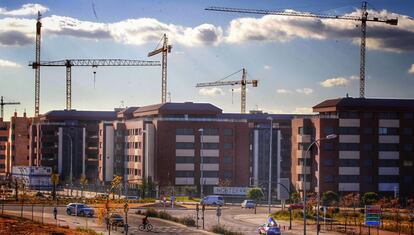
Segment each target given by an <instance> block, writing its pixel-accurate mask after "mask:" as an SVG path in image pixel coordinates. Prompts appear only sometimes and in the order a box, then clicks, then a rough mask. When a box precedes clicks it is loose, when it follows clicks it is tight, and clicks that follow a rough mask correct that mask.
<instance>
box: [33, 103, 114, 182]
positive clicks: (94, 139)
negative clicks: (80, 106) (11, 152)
mask: <svg viewBox="0 0 414 235" xmlns="http://www.w3.org/2000/svg"><path fill="white" fill-rule="evenodd" d="M115 119H116V112H115V111H77V110H54V111H50V112H48V113H46V114H44V115H41V116H40V117H39V118H36V119H35V120H34V122H33V123H32V124H31V125H30V153H29V159H30V162H31V165H33V166H49V167H51V168H52V170H53V172H56V173H59V174H60V177H61V180H62V182H66V183H69V180H70V175H72V179H73V182H74V183H76V182H78V181H79V179H80V176H81V175H82V174H85V175H86V177H87V179H88V181H89V183H95V182H97V181H98V162H99V160H98V149H99V146H98V144H99V136H98V134H99V133H98V131H99V123H100V122H102V121H112V120H115Z"/></svg>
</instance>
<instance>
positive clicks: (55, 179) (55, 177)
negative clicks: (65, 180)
mask: <svg viewBox="0 0 414 235" xmlns="http://www.w3.org/2000/svg"><path fill="white" fill-rule="evenodd" d="M50 179H51V181H52V197H53V200H55V199H56V186H57V185H58V184H59V174H55V173H52V174H50Z"/></svg>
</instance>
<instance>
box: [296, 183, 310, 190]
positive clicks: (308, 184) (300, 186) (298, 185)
mask: <svg viewBox="0 0 414 235" xmlns="http://www.w3.org/2000/svg"><path fill="white" fill-rule="evenodd" d="M295 186H296V189H298V190H303V181H296V185H295ZM305 187H306V190H310V182H306V183H305Z"/></svg>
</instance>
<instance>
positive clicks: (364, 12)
mask: <svg viewBox="0 0 414 235" xmlns="http://www.w3.org/2000/svg"><path fill="white" fill-rule="evenodd" d="M205 10H207V11H220V12H236V13H248V14H259V15H279V16H296V17H309V18H320V19H339V20H353V21H360V22H361V48H360V50H361V53H360V57H361V58H360V67H359V74H360V84H359V96H360V97H361V98H364V97H365V48H366V37H367V22H368V21H370V22H379V23H386V24H389V25H397V24H398V19H379V18H378V17H373V18H368V12H367V2H366V1H364V2H363V3H362V8H361V12H362V14H361V16H360V17H358V16H349V15H348V16H347V15H344V16H338V15H328V14H313V13H300V12H287V11H272V10H261V9H242V8H230V7H207V8H205Z"/></svg>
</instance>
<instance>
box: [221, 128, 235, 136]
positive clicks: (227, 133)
mask: <svg viewBox="0 0 414 235" xmlns="http://www.w3.org/2000/svg"><path fill="white" fill-rule="evenodd" d="M223 134H224V135H225V136H233V129H231V128H225V129H224V131H223Z"/></svg>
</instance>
